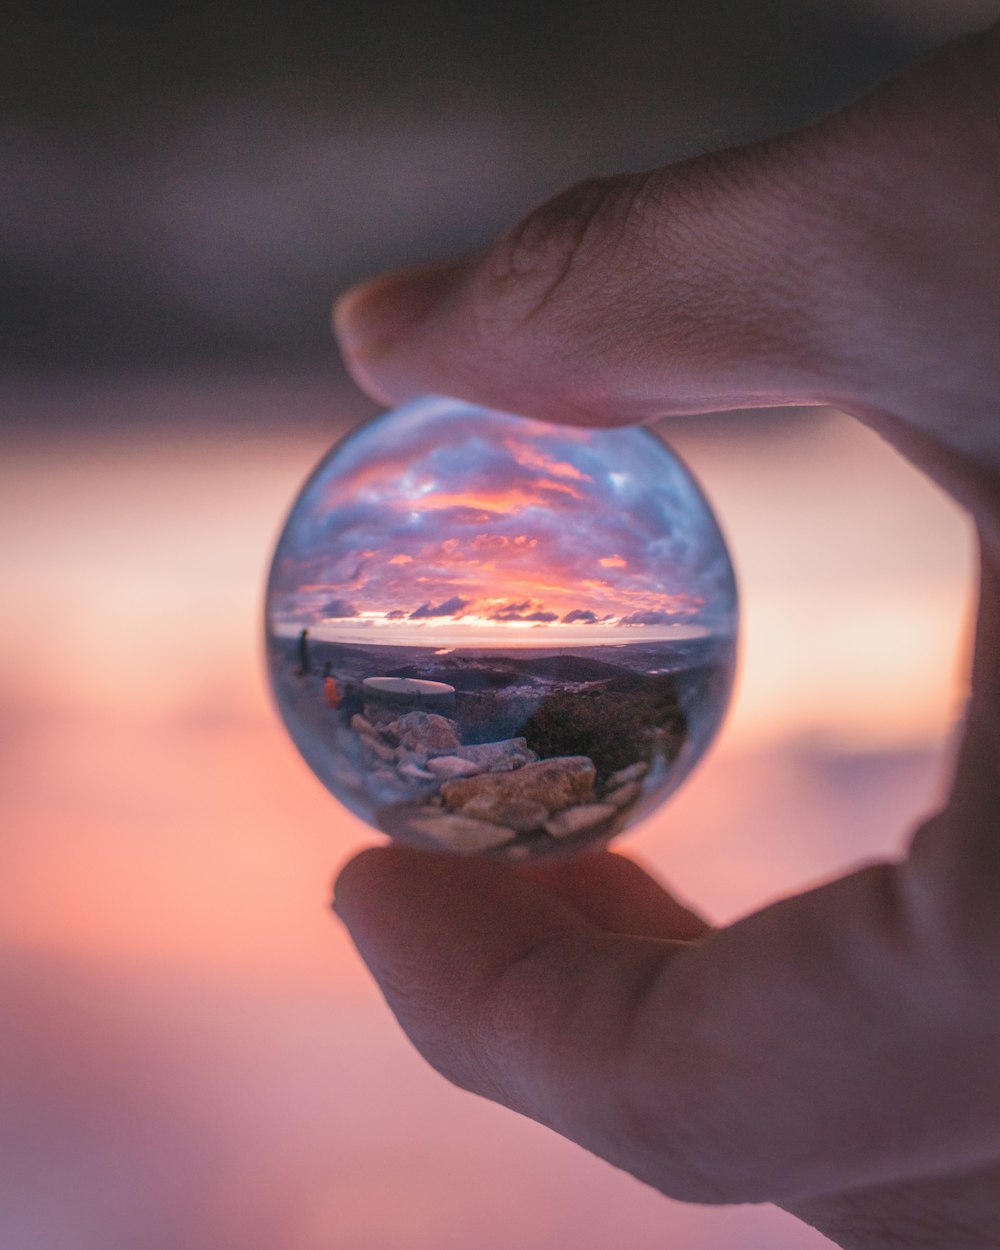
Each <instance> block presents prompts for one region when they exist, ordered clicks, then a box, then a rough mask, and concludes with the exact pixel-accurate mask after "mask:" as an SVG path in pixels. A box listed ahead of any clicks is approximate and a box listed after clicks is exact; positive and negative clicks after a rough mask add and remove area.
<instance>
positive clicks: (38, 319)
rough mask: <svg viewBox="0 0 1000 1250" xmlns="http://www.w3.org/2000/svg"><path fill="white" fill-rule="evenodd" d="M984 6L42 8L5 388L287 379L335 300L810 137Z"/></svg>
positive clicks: (19, 55)
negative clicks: (567, 199)
mask: <svg viewBox="0 0 1000 1250" xmlns="http://www.w3.org/2000/svg"><path fill="white" fill-rule="evenodd" d="M991 7H993V6H987V5H985V3H984V0H960V2H955V0H953V2H951V3H949V4H945V3H944V2H943V0H942V3H940V4H938V5H935V4H934V3H932V2H931V0H921V2H920V3H907V0H870V2H869V3H866V2H865V0H852V2H850V3H843V4H837V5H831V4H829V3H823V2H820V0H794V2H793V0H714V2H711V3H706V0H660V2H659V3H652V2H651V0H630V2H626V0H617V2H615V3H605V4H601V5H573V4H569V3H549V4H539V3H528V2H527V0H513V2H508V3H504V4H499V3H488V2H485V0H484V2H483V3H480V4H476V5H471V4H468V3H464V2H463V3H459V2H458V0H437V2H435V3H404V2H403V0H386V2H384V3H382V4H378V5H370V4H359V3H338V4H335V5H326V6H318V5H310V4H303V5H292V6H282V5H279V4H278V3H277V0H270V2H267V0H265V2H264V3H260V4H256V5H254V6H252V7H251V6H247V5H245V4H233V3H221V4H215V5H212V6H192V5H186V6H181V5H177V4H173V5H172V4H165V5H159V6H143V5H134V4H132V5H126V4H124V3H117V4H115V3H104V4H101V3H98V4H94V5H88V6H78V7H75V8H73V7H70V6H68V5H57V4H52V3H48V4H46V3H44V2H42V3H35V4H31V5H28V4H21V5H20V6H18V7H17V8H16V9H15V14H14V21H13V24H10V23H9V24H8V28H7V31H6V36H7V37H6V38H5V40H4V41H3V43H2V45H0V103H2V117H3V122H2V126H0V205H2V207H0V291H2V295H0V334H2V342H0V363H2V364H3V365H4V366H5V367H6V368H7V369H8V370H9V369H11V368H14V369H17V370H19V371H21V372H38V371H43V372H44V371H52V370H71V371H80V370H95V369H96V370H109V369H112V370H119V371H120V370H137V369H149V368H155V369H157V370H164V369H167V370H171V371H173V370H177V369H184V368H190V367H193V366H206V365H207V366H208V367H210V368H211V367H218V366H223V365H224V366H227V367H229V368H234V367H235V368H237V369H256V370H265V371H266V370H268V369H289V368H293V369H294V368H302V367H315V366H317V365H321V366H326V365H328V364H329V363H330V362H331V361H332V360H333V359H334V354H333V349H332V346H331V343H330V339H329V335H328V330H327V322H328V308H329V303H330V299H331V297H332V295H333V294H334V293H335V292H336V291H337V290H338V289H341V288H342V287H343V286H345V285H346V284H348V283H350V282H352V281H354V280H356V279H358V278H360V277H363V276H365V275H366V274H369V273H372V272H376V271H378V270H381V269H383V268H385V267H389V266H395V265H399V264H403V263H407V262H414V261H418V260H423V259H427V258H431V257H436V256H443V255H447V254H452V253H457V252H462V251H464V250H467V249H469V248H472V247H475V246H477V245H479V244H481V243H482V242H483V241H485V240H486V239H487V238H488V237H490V235H491V234H493V233H494V232H496V231H497V230H499V229H501V228H502V227H503V226H504V225H506V224H507V223H509V222H510V221H511V220H512V219H513V218H516V217H517V216H518V215H520V214H521V213H523V212H524V211H525V210H526V209H527V208H528V207H530V206H531V204H532V203H534V202H536V201H537V200H539V199H540V198H543V197H544V196H546V195H548V194H550V193H552V192H554V191H556V190H558V189H559V188H560V187H562V186H563V185H564V184H566V183H568V182H571V181H573V180H574V179H577V178H580V177H584V176H587V175H590V174H594V173H605V172H612V171H614V170H619V169H623V168H636V167H642V166H647V165H653V164H658V163H662V162H663V161H666V160H669V159H671V158H676V157H679V156H682V155H687V154H690V153H692V152H697V151H702V150H705V149H709V148H713V147H718V146H720V145H723V144H726V143H731V142H738V141H743V140H746V139H750V138H753V137H756V136H759V135H762V134H766V133H770V132H773V131H775V130H779V129H781V128H784V127H787V126H791V125H795V124H798V123H801V122H804V121H806V120H808V119H809V118H811V117H814V116H816V115H817V114H820V113H822V112H824V111H826V110H828V109H830V108H832V107H834V106H836V105H837V104H839V103H840V102H842V101H844V100H845V99H847V98H849V97H851V96H852V95H855V94H857V93H858V92H859V91H861V90H863V89H864V88H866V87H867V86H869V85H870V84H871V83H873V82H874V81H876V80H877V79H879V78H881V77H883V76H884V75H886V74H887V73H890V72H892V71H894V70H896V69H897V68H899V67H900V66H901V65H903V64H904V63H906V62H907V61H909V60H911V59H912V58H913V57H914V56H915V55H917V54H918V53H919V52H920V51H922V50H923V49H924V48H925V47H927V46H928V45H929V44H931V43H933V42H935V41H936V40H939V39H941V38H943V37H945V36H946V35H947V34H949V33H952V32H953V31H956V30H961V29H963V28H964V27H968V26H970V25H971V26H975V25H977V24H978V25H981V24H982V23H983V21H984V20H985V18H986V16H988V10H989V9H990V8H991Z"/></svg>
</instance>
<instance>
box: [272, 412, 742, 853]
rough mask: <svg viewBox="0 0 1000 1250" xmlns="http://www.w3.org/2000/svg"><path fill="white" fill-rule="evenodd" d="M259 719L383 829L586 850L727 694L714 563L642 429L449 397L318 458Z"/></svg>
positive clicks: (504, 845) (727, 598)
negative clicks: (269, 693)
mask: <svg viewBox="0 0 1000 1250" xmlns="http://www.w3.org/2000/svg"><path fill="white" fill-rule="evenodd" d="M266 615H267V621H266V628H267V657H268V666H269V672H270V678H271V683H272V686H273V689H274V694H275V698H276V700H277V703H278V707H279V709H280V711H281V714H282V717H283V718H284V721H285V723H286V725H287V726H288V729H289V732H290V733H291V735H292V738H293V739H294V740H295V742H296V744H297V745H298V747H299V750H300V751H301V752H302V754H303V755H304V757H305V758H306V760H307V761H308V763H309V764H310V766H311V767H312V769H313V770H314V772H315V773H316V774H317V775H318V776H319V777H320V779H321V780H322V781H323V782H324V783H325V785H326V786H327V787H328V788H329V789H330V790H331V791H332V792H333V794H334V795H336V797H337V798H338V799H340V801H341V802H342V803H344V804H345V805H346V806H347V807H349V808H350V809H351V810H352V811H353V812H355V813H356V814H357V815H359V816H361V817H362V818H363V819H364V820H366V821H368V822H369V823H370V824H372V825H373V826H375V827H376V828H377V829H380V830H382V831H383V832H384V833H386V834H388V835H389V836H390V837H391V838H393V839H396V840H397V841H400V842H405V843H408V844H410V845H413V846H418V847H424V848H429V849H438V850H448V851H455V852H459V853H464V854H491V855H495V856H500V857H506V858H526V857H528V856H535V855H545V854H552V853H558V852H562V853H565V852H568V851H578V850H581V849H584V848H587V847H592V846H599V845H602V844H603V843H605V842H606V841H607V840H608V839H609V838H611V837H613V836H614V835H615V834H618V833H620V832H621V831H622V830H623V829H625V828H626V827H628V826H629V825H632V824H634V823H635V822H636V821H637V820H638V819H639V818H641V817H642V816H644V815H646V814H648V812H649V811H650V810H651V809H652V808H653V807H655V806H656V805H657V804H659V803H661V802H662V801H663V800H664V799H665V798H666V797H667V796H668V795H669V794H671V793H672V792H673V791H674V790H675V789H676V788H677V786H678V785H679V784H680V782H681V781H682V780H683V779H684V777H686V776H687V774H688V773H689V772H690V771H691V769H692V767H693V766H694V764H695V762H696V761H697V760H698V758H699V757H700V756H701V755H702V754H703V752H704V751H705V748H706V747H707V745H708V743H709V741H710V739H711V738H712V736H713V734H714V732H715V730H716V728H717V727H718V724H719V722H720V720H721V718H722V715H723V712H724V710H725V706H726V703H727V701H728V698H729V691H730V687H731V684H732V674H733V667H734V656H735V642H736V625H737V608H736V590H735V585H734V581H733V572H732V567H731V564H730V561H729V556H728V554H727V552H726V547H725V544H724V542H723V539H722V536H721V534H720V532H719V529H718V526H717V525H716V523H715V520H714V518H713V516H712V513H711V510H710V508H709V506H708V504H707V503H706V501H705V499H704V496H703V495H702V494H701V492H700V490H699V489H698V486H697V485H696V483H695V482H694V480H693V479H692V477H691V476H690V474H689V473H688V472H687V470H686V469H685V468H684V466H683V465H682V464H681V463H680V461H678V460H677V458H676V457H675V456H674V455H673V454H672V453H671V452H670V451H669V450H668V449H667V448H666V446H665V445H664V444H663V443H662V442H661V441H660V440H659V439H658V438H657V437H656V436H655V435H653V434H651V433H650V432H649V431H647V430H643V429H632V428H630V429H617V430H594V429H579V428H576V427H568V426H558V425H549V424H544V423H542V422H538V421H533V420H528V419H526V418H523V417H516V416H511V415H508V414H505V413H499V412H492V411H489V410H487V409H484V408H478V407H474V406H472V405H469V404H465V403H460V402H458V401H456V400H449V399H436V398H432V399H425V400H420V401H418V402H416V403H413V404H410V405H408V406H407V407H405V408H401V409H399V410H397V411H396V412H390V413H386V414H385V415H383V416H381V417H378V418H376V419H375V420H373V421H371V422H369V423H368V424H366V425H364V426H363V427H361V428H360V429H358V430H356V431H355V432H354V433H352V434H351V435H349V436H348V437H347V438H346V439H345V440H344V441H343V442H342V443H340V444H339V445H338V446H336V447H335V448H334V449H333V451H332V452H331V453H330V454H329V455H328V456H327V457H326V458H325V459H324V460H323V461H322V463H321V464H320V465H319V467H318V468H317V470H316V471H315V472H314V473H313V475H312V477H311V478H310V479H309V481H308V482H307V483H306V485H305V487H304V489H303V490H302V493H301V495H300V496H299V498H298V500H297V501H296V503H295V505H294V507H293V508H292V511H291V514H290V516H289V518H288V522H287V524H286V526H285V529H284V532H283V533H282V535H281V538H280V540H279V543H278V547H277V551H276V553H275V557H274V563H273V566H272V569H271V576H270V582H269V585H268V593H267V611H266Z"/></svg>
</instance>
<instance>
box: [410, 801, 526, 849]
mask: <svg viewBox="0 0 1000 1250" xmlns="http://www.w3.org/2000/svg"><path fill="white" fill-rule="evenodd" d="M405 827H406V828H407V829H409V830H411V831H412V832H413V833H417V834H419V835H420V836H421V837H423V838H429V839H431V841H433V842H436V843H437V844H438V846H440V847H443V848H444V849H445V850H448V851H455V852H457V853H458V854H459V855H475V854H477V853H478V852H480V851H490V850H493V848H494V847H497V846H503V845H504V844H505V843H507V842H512V841H513V840H514V838H515V837H516V834H515V832H514V830H513V829H509V828H504V827H503V826H502V825H493V824H489V823H488V822H487V821H485V820H472V819H470V818H469V817H468V816H456V815H455V814H454V812H443V811H422V812H414V813H412V814H411V815H408V816H407V818H406V822H405Z"/></svg>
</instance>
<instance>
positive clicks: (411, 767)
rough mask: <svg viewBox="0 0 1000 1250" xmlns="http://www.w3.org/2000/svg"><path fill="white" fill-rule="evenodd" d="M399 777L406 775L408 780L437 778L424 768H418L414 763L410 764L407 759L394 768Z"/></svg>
mask: <svg viewBox="0 0 1000 1250" xmlns="http://www.w3.org/2000/svg"><path fill="white" fill-rule="evenodd" d="M396 771H397V772H398V773H399V775H400V776H401V777H408V778H409V779H410V781H437V780H438V778H437V777H435V776H434V774H433V773H429V772H428V771H427V770H426V768H419V767H418V766H417V765H416V764H411V763H410V762H409V760H406V761H405V762H404V763H402V764H400V765H399V767H398V768H397V769H396Z"/></svg>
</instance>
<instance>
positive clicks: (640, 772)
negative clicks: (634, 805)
mask: <svg viewBox="0 0 1000 1250" xmlns="http://www.w3.org/2000/svg"><path fill="white" fill-rule="evenodd" d="M648 772H649V765H648V764H647V763H646V761H645V760H636V762H635V763H634V764H629V766H628V768H619V770H618V771H617V772H616V773H612V774H611V776H610V777H609V778H608V785H607V788H608V789H609V790H614V789H615V788H616V787H617V786H623V785H624V784H625V783H626V782H627V781H641V780H642V779H643V777H645V775H646V774H647V773H648Z"/></svg>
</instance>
